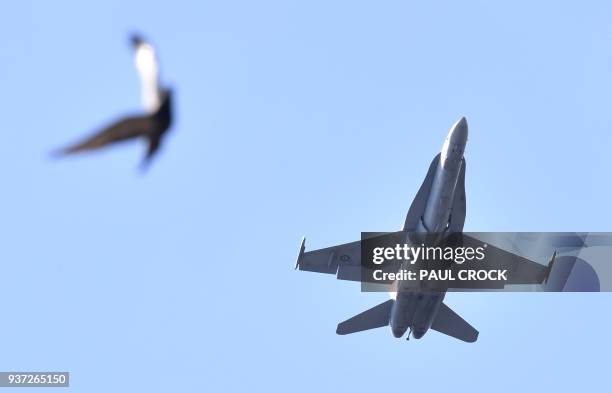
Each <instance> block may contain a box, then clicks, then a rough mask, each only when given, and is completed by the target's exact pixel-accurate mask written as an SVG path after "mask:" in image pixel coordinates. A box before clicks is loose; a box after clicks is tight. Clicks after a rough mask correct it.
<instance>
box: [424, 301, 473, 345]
mask: <svg viewBox="0 0 612 393" xmlns="http://www.w3.org/2000/svg"><path fill="white" fill-rule="evenodd" d="M431 328H432V329H434V330H437V331H438V332H440V333H444V334H446V335H449V336H451V337H455V338H457V339H459V340H462V341H465V342H468V343H473V342H474V341H476V340H477V339H478V330H476V329H474V328H473V327H472V325H470V324H469V323H467V322H466V321H465V320H464V319H463V318H461V317H460V316H459V315H458V314H457V313H455V312H454V311H453V310H451V309H450V307H448V306H447V305H446V304H444V303H442V304H441V305H440V309H439V310H438V315H436V319H434V321H433V324H432V325H431Z"/></svg>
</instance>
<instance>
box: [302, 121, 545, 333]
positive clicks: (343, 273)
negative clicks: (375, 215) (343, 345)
mask: <svg viewBox="0 0 612 393" xmlns="http://www.w3.org/2000/svg"><path fill="white" fill-rule="evenodd" d="M467 140H468V124H467V121H466V119H465V117H462V118H461V119H459V120H458V121H457V122H456V123H455V124H454V125H453V126H452V127H451V129H450V131H449V133H448V136H447V137H446V140H445V141H444V145H443V146H442V151H441V152H440V153H439V154H438V155H436V157H434V159H433V161H432V162H431V165H430V167H429V171H428V173H427V176H426V177H425V180H424V181H423V184H422V185H421V188H420V189H419V191H418V193H417V194H416V197H415V198H414V200H413V202H412V205H411V206H410V209H409V210H408V214H407V216H406V220H405V222H404V226H403V228H402V231H403V232H406V233H423V234H432V233H433V234H436V236H437V235H438V234H445V233H448V234H450V233H460V232H462V231H463V224H464V222H465V215H466V197H465V170H466V163H465V158H464V151H465V147H466V143H467ZM400 233H401V232H400ZM492 248H493V247H492ZM496 252H497V253H498V254H496V255H498V256H509V258H506V260H507V261H509V262H508V266H509V267H510V269H511V271H512V277H511V279H509V280H508V282H507V283H508V284H541V283H543V282H545V281H546V280H547V278H548V276H549V274H550V271H551V269H552V266H553V263H554V261H555V257H554V255H553V257H552V258H551V260H550V262H549V264H548V266H544V265H540V264H538V263H535V262H532V261H530V260H528V259H526V258H522V257H519V256H517V255H514V254H510V253H505V254H503V255H502V253H504V251H503V250H497V251H496ZM360 260H361V241H356V242H352V243H347V244H342V245H338V246H333V247H328V248H324V249H320V250H314V251H309V252H305V240H304V239H302V244H301V246H300V251H299V254H298V258H297V261H296V268H299V269H300V270H306V271H314V272H319V273H328V274H335V275H336V276H337V278H338V279H342V280H351V281H360V280H361V279H362V276H361V274H359V271H360V268H361V264H360ZM394 288H395V289H396V292H395V293H396V294H395V298H394V299H391V300H388V301H386V302H384V303H382V304H379V305H377V306H375V307H373V308H371V309H369V310H367V311H365V312H363V313H361V314H359V315H356V316H354V317H353V318H350V319H348V320H346V321H344V322H342V323H340V324H339V325H338V328H337V330H336V333H337V334H341V335H344V334H350V333H355V332H359V331H363V330H368V329H374V328H378V327H384V326H390V327H391V331H392V333H393V335H394V336H395V337H397V338H400V337H402V336H403V335H404V334H405V333H406V331H408V330H409V332H408V335H407V339H408V338H409V337H410V336H411V335H412V336H413V337H414V338H417V339H419V338H421V337H423V335H425V333H426V332H427V331H428V330H429V329H430V328H431V329H434V330H436V331H438V332H441V333H444V334H447V335H449V336H452V337H455V338H457V339H460V340H463V341H466V342H474V341H476V339H477V338H478V331H477V330H476V329H475V328H474V327H472V326H471V325H470V324H469V323H467V322H466V321H465V320H464V319H463V318H461V317H460V316H459V315H457V314H456V313H455V312H454V311H453V310H451V309H450V308H449V307H448V306H447V305H446V304H444V302H443V300H444V297H445V294H446V291H445V290H444V291H424V290H419V289H414V288H413V287H409V286H408V285H407V284H406V281H401V282H396V283H395V286H394Z"/></svg>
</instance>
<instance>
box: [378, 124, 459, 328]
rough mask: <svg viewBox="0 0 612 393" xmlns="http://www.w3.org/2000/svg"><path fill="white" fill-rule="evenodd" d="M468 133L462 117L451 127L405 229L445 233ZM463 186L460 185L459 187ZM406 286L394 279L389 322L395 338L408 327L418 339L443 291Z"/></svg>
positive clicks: (457, 228)
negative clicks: (421, 199)
mask: <svg viewBox="0 0 612 393" xmlns="http://www.w3.org/2000/svg"><path fill="white" fill-rule="evenodd" d="M467 134H468V127H467V121H466V120H465V118H464V117H462V118H461V119H460V120H459V121H457V122H456V123H455V124H454V125H453V126H452V127H451V129H450V131H449V133H448V136H447V137H446V140H445V141H444V145H443V146H442V151H441V152H440V155H439V159H438V163H437V166H436V168H435V174H434V175H433V180H432V183H431V188H430V191H429V195H428V197H427V202H426V204H425V206H424V209H423V211H422V215H420V217H419V218H418V222H415V223H410V222H408V220H409V218H407V221H406V224H405V225H404V228H403V230H404V231H407V232H408V231H411V232H420V233H446V232H447V231H448V230H449V228H450V223H451V218H452V215H453V205H454V201H455V198H456V197H457V190H458V189H459V187H457V185H458V181H459V179H460V177H461V176H460V173H461V169H462V166H463V163H464V160H463V154H464V152H465V145H466V143H467ZM464 170H465V169H464ZM461 181H463V177H461ZM463 189H464V188H463V184H461V190H463ZM409 216H410V213H409ZM452 230H453V231H461V230H463V221H462V220H461V222H459V223H458V224H456V225H454V226H453V228H452ZM407 285H409V284H406V281H398V282H396V289H397V293H396V297H395V302H394V304H393V308H392V309H391V317H390V320H389V325H390V327H391V331H392V333H393V335H394V336H395V337H398V338H399V337H402V336H403V335H404V333H406V331H407V330H408V329H411V333H409V335H410V334H412V336H413V337H414V338H417V339H418V338H421V337H423V335H424V334H425V333H426V332H427V330H429V328H430V327H431V325H432V323H433V320H434V318H435V316H436V314H437V312H438V310H439V308H440V305H441V304H442V301H443V300H444V296H445V292H431V291H426V290H418V289H415V288H408V287H407ZM408 337H409V336H408Z"/></svg>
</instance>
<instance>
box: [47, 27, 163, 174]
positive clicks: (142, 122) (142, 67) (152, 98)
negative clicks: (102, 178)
mask: <svg viewBox="0 0 612 393" xmlns="http://www.w3.org/2000/svg"><path fill="white" fill-rule="evenodd" d="M131 43H132V47H133V49H134V65H135V66H136V71H137V73H138V77H139V79H140V88H141V99H142V106H143V108H144V111H145V113H144V114H141V115H136V116H126V117H123V118H121V119H119V120H118V121H116V122H114V123H112V124H110V125H108V126H106V127H105V128H103V129H102V130H99V131H98V132H96V133H94V134H93V135H91V136H89V137H87V138H85V139H84V140H82V141H81V142H78V143H76V144H73V145H70V146H68V147H66V148H63V149H60V150H59V151H57V152H56V154H57V155H59V156H65V155H70V154H74V153H80V152H85V151H90V150H97V149H100V148H103V147H106V146H109V145H113V144H115V143H118V142H124V141H128V140H131V139H136V138H141V139H144V140H145V141H146V142H147V152H146V154H145V158H144V160H143V162H142V166H143V167H146V166H148V164H149V163H150V161H151V158H153V156H154V155H155V153H156V152H157V151H158V149H159V147H160V145H161V142H162V138H163V136H164V134H165V133H166V131H168V129H169V128H170V126H171V124H172V91H171V90H170V88H168V87H163V86H161V84H160V82H159V65H158V62H157V56H156V54H155V49H154V48H153V46H152V45H151V44H150V43H148V42H147V41H145V40H144V39H143V38H142V37H141V36H140V35H133V36H132V37H131Z"/></svg>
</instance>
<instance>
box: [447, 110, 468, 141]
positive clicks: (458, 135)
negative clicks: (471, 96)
mask: <svg viewBox="0 0 612 393" xmlns="http://www.w3.org/2000/svg"><path fill="white" fill-rule="evenodd" d="M467 137H468V124H467V119H466V118H465V116H462V117H461V119H459V120H457V122H456V123H455V124H453V126H452V127H451V129H450V131H449V133H448V139H450V140H452V141H453V143H455V144H461V145H465V142H467Z"/></svg>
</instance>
